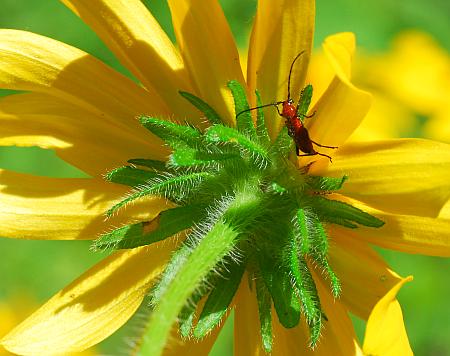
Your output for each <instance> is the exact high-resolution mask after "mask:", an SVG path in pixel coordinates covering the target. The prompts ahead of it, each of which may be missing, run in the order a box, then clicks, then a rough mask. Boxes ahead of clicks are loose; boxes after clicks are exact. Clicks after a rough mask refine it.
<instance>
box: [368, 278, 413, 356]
mask: <svg viewBox="0 0 450 356" xmlns="http://www.w3.org/2000/svg"><path fill="white" fill-rule="evenodd" d="M411 280H412V277H407V278H405V279H403V280H401V281H400V282H398V283H397V284H396V285H395V286H394V287H393V288H392V289H391V290H390V291H389V292H388V293H386V295H385V296H384V297H383V298H382V299H381V300H380V301H379V302H378V303H377V305H376V306H375V308H374V309H373V311H372V313H371V314H370V317H369V320H368V321H367V326H366V333H365V337H364V345H363V350H364V354H365V355H383V356H397V355H402V356H403V355H405V356H408V355H413V352H412V350H411V347H410V346H409V340H408V335H407V334H406V330H405V325H404V324H403V314H402V310H401V308H400V304H399V302H398V301H397V299H395V297H396V295H397V293H398V291H399V290H400V288H401V287H402V286H403V284H405V283H406V282H409V281H411Z"/></svg>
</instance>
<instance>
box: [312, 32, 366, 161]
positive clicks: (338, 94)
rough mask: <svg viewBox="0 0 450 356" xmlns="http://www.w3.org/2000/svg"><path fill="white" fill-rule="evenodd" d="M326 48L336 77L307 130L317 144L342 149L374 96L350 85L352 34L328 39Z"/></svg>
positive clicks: (330, 150)
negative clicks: (340, 147)
mask: <svg viewBox="0 0 450 356" xmlns="http://www.w3.org/2000/svg"><path fill="white" fill-rule="evenodd" d="M323 49H324V51H325V54H326V55H327V57H328V59H329V61H330V63H331V65H332V67H333V70H334V72H335V76H334V79H333V80H332V82H331V83H330V85H329V86H328V88H327V90H326V91H325V92H324V93H323V95H322V96H321V98H320V99H319V100H318V101H317V103H316V104H315V105H314V107H313V109H312V110H311V112H312V113H313V112H314V113H315V114H314V117H312V118H310V119H306V120H307V121H306V127H307V128H308V130H309V134H310V136H311V139H312V140H313V141H315V142H317V143H319V144H321V145H326V146H341V145H342V144H343V143H344V142H345V141H346V140H347V138H348V137H349V136H350V135H351V134H352V132H353V131H354V130H355V129H356V128H357V127H358V126H359V124H360V123H361V121H362V120H363V118H364V116H365V115H366V114H367V112H368V111H369V107H370V104H371V101H372V97H371V95H370V94H369V93H367V92H365V91H363V90H360V89H358V88H356V87H355V86H354V85H353V84H352V83H351V82H350V68H351V63H352V57H353V53H354V51H355V38H354V35H353V34H352V33H340V34H337V35H333V36H330V37H328V38H327V39H326V40H325V42H324V44H323ZM316 149H317V151H319V152H321V153H326V154H331V155H334V150H332V149H326V148H322V147H316ZM322 158H323V162H325V163H326V162H328V160H327V158H325V157H322Z"/></svg>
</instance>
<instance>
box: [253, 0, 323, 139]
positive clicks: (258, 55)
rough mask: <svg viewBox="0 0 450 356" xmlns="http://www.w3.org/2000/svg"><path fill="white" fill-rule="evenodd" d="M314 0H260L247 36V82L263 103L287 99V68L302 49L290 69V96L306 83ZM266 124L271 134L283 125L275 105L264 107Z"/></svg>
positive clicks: (296, 95)
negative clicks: (248, 36) (248, 44)
mask: <svg viewBox="0 0 450 356" xmlns="http://www.w3.org/2000/svg"><path fill="white" fill-rule="evenodd" d="M314 17H315V1H313V0H305V1H297V0H281V1H273V0H260V1H259V2H258V9H257V12H256V17H255V22H254V25H253V30H252V35H251V38H250V46H249V55H248V67H247V82H248V85H249V88H250V94H251V95H253V92H254V91H255V89H258V90H259V91H260V92H261V97H262V101H263V103H273V102H276V101H279V100H286V99H287V91H288V85H287V80H288V76H289V68H290V66H291V64H292V61H293V59H294V58H295V56H296V55H297V54H299V53H300V52H301V51H305V53H304V54H303V55H302V56H301V57H300V58H299V59H298V61H297V62H296V64H295V67H294V69H293V72H292V78H291V96H292V98H293V99H294V101H295V100H297V99H298V97H299V93H300V90H301V88H302V87H303V85H304V83H305V77H306V72H307V68H308V62H309V57H310V55H311V49H312V42H313V34H314ZM266 115H267V119H266V122H267V126H268V129H269V133H270V135H271V137H274V136H275V135H276V133H277V132H278V131H279V128H280V126H282V125H283V120H282V119H281V118H280V117H279V116H278V115H277V113H276V111H275V109H273V110H269V109H268V110H267V113H266Z"/></svg>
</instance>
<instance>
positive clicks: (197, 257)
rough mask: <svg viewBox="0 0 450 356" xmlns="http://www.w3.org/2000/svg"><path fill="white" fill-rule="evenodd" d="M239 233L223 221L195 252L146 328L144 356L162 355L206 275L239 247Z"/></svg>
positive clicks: (157, 307)
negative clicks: (172, 330) (172, 332)
mask: <svg viewBox="0 0 450 356" xmlns="http://www.w3.org/2000/svg"><path fill="white" fill-rule="evenodd" d="M237 236H238V232H237V231H236V230H235V229H233V228H232V227H231V226H230V225H229V224H227V223H226V222H225V221H224V219H223V218H221V219H219V221H218V222H217V223H216V224H215V225H214V226H213V228H212V229H211V230H210V231H209V232H208V233H207V234H206V235H205V236H204V237H203V238H202V239H201V240H200V241H199V242H198V244H197V245H196V247H195V248H194V249H192V250H191V252H190V254H189V255H188V256H187V258H186V260H185V263H184V264H183V266H182V267H181V268H179V269H178V272H177V273H176V275H175V276H174V277H173V278H172V279H171V282H170V283H169V285H168V286H167V288H165V291H164V292H163V293H162V295H160V298H158V301H157V304H156V306H155V309H154V310H153V313H152V315H151V318H150V320H149V322H148V325H147V327H146V329H147V330H146V332H145V336H144V339H143V343H142V347H141V350H140V355H160V354H162V352H163V349H164V346H165V345H166V342H167V338H168V337H169V333H170V330H171V327H172V324H173V323H174V322H175V321H176V319H177V317H178V314H179V313H180V311H181V309H182V308H183V306H184V305H185V304H186V300H187V299H188V298H189V297H190V296H191V295H192V293H193V292H194V290H195V289H196V287H197V286H198V285H199V284H200V283H201V282H202V280H203V279H204V278H205V277H206V275H207V274H208V273H209V272H210V271H211V270H213V269H214V268H215V266H216V264H217V263H218V262H219V261H220V260H221V259H222V258H223V257H224V256H226V255H227V254H228V253H229V252H230V251H231V250H232V249H233V247H234V246H235V241H236V239H237Z"/></svg>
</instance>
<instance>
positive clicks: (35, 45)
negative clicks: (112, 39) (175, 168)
mask: <svg viewBox="0 0 450 356" xmlns="http://www.w3.org/2000/svg"><path fill="white" fill-rule="evenodd" d="M0 52H1V53H2V60H1V62H0V85H1V86H2V88H5V89H14V90H25V91H37V92H43V93H47V94H49V95H51V96H55V97H58V98H61V99H63V100H64V101H68V102H71V103H73V104H75V105H78V106H80V107H82V108H84V109H86V110H89V111H92V112H93V113H95V114H96V115H99V116H101V117H104V116H106V117H108V118H109V119H111V120H113V121H114V122H115V124H116V125H119V126H120V127H121V128H122V129H125V130H130V132H133V133H135V134H137V135H142V137H143V138H145V137H148V138H149V139H152V138H153V140H156V138H155V137H154V136H153V135H150V134H146V135H144V131H143V130H142V128H141V126H140V125H139V123H138V122H137V120H136V116H138V115H142V114H149V115H151V114H164V113H168V110H167V108H166V107H165V105H164V103H163V102H162V101H161V100H160V99H159V98H157V97H155V96H152V95H149V93H148V92H147V91H146V90H144V89H142V88H140V87H139V86H137V85H136V84H135V83H133V82H132V81H131V80H130V79H128V78H126V77H125V76H123V75H121V74H119V73H118V72H116V71H114V70H113V69H111V68H109V67H108V66H106V65H105V64H103V63H102V62H100V61H99V60H97V59H96V58H94V57H92V56H90V55H88V54H87V53H85V52H83V51H81V50H79V49H76V48H74V47H71V46H69V45H66V44H64V43H61V42H58V41H55V40H52V39H50V38H47V37H43V36H39V35H36V34H33V33H30V32H24V31H17V30H0ZM159 143H160V141H159ZM158 146H159V144H158Z"/></svg>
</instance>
